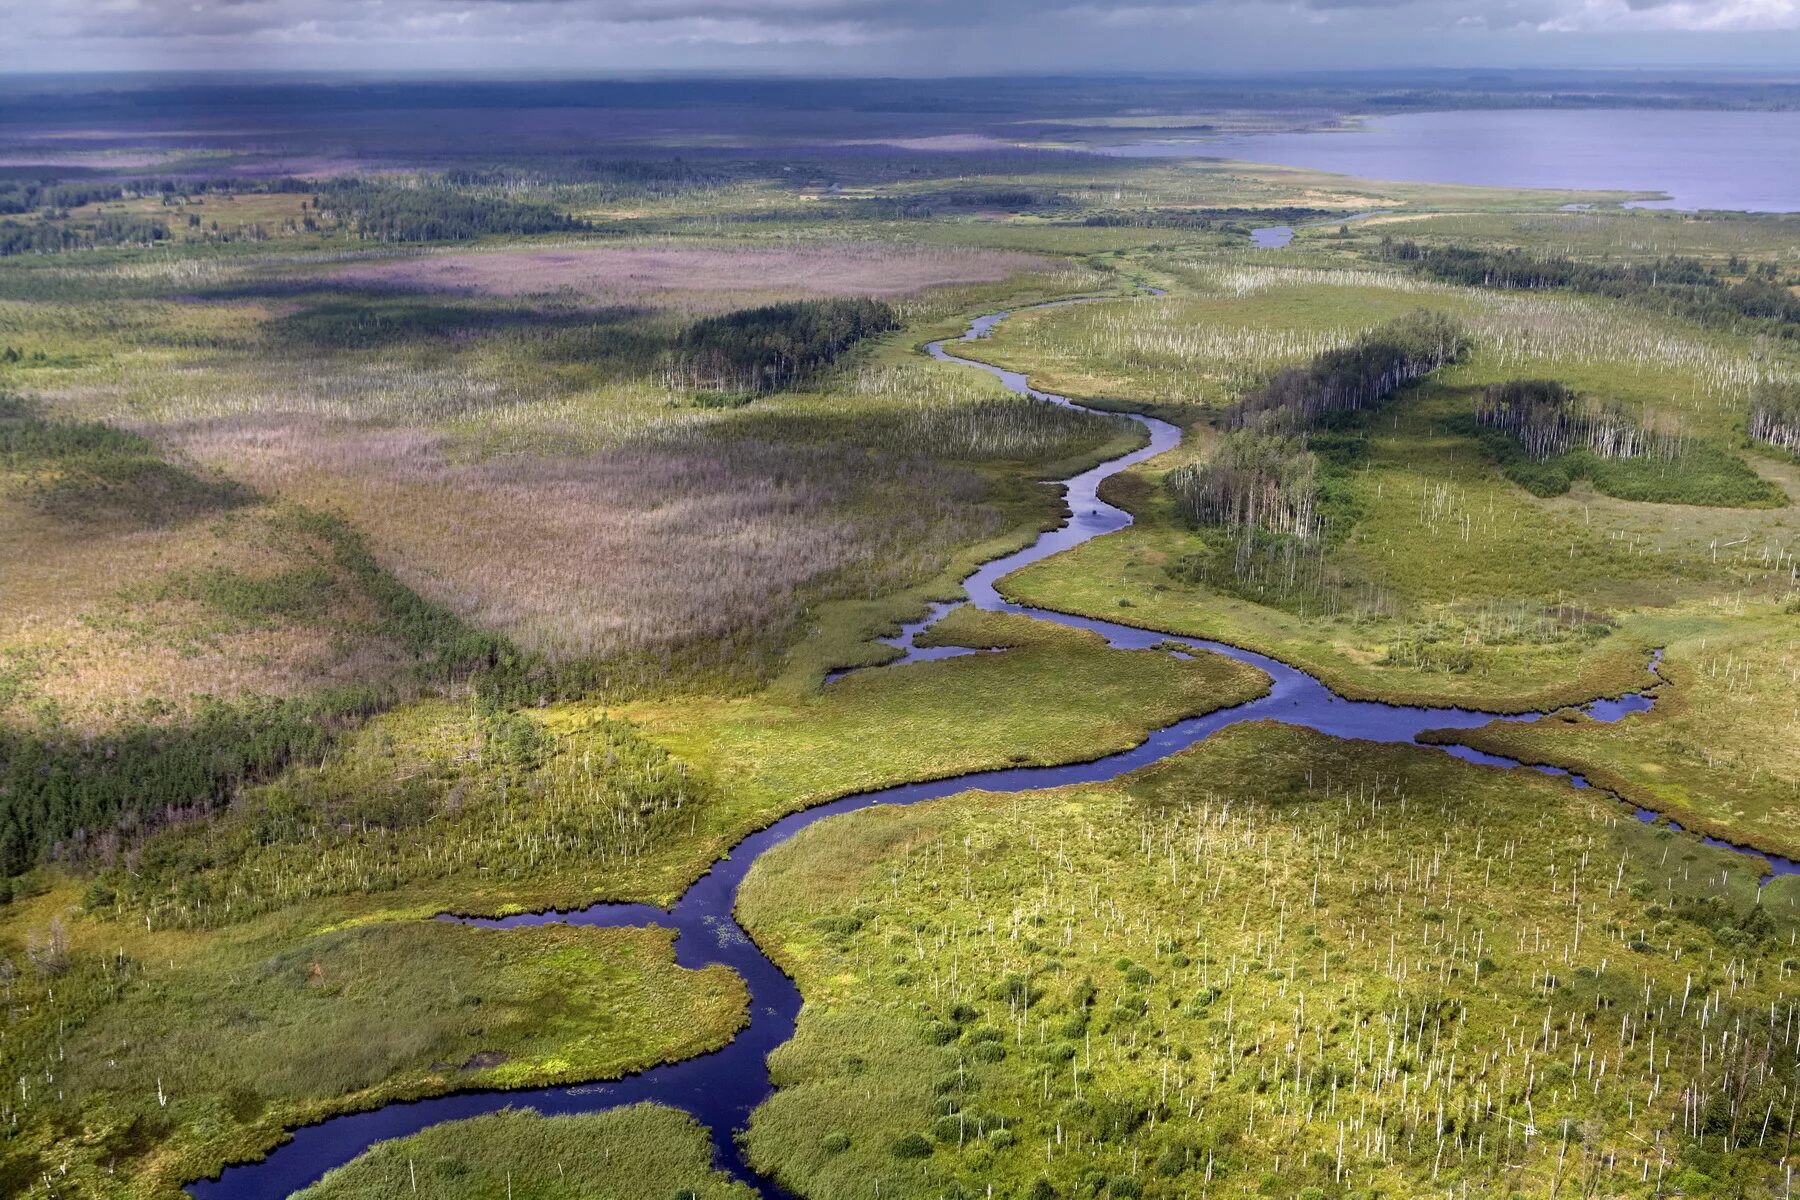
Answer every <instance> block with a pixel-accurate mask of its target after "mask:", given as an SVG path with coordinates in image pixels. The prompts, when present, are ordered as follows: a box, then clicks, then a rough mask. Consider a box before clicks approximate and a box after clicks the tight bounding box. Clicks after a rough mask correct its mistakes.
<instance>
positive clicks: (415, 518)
mask: <svg viewBox="0 0 1800 1200" xmlns="http://www.w3.org/2000/svg"><path fill="white" fill-rule="evenodd" d="M186 446H187V449H188V450H189V451H191V452H193V453H195V454H196V455H198V456H200V457H202V458H205V459H208V460H210V461H215V462H229V463H231V464H232V465H233V470H234V471H236V472H237V473H238V474H240V476H242V477H243V478H246V479H249V480H252V481H254V483H255V484H256V486H258V487H262V488H267V489H269V490H270V491H273V492H279V493H281V494H284V495H287V496H290V497H292V498H294V499H297V500H300V501H302V502H304V503H308V504H312V505H315V506H318V507H325V508H335V509H341V510H343V511H345V512H347V513H348V515H349V516H350V518H351V520H352V521H353V522H355V523H356V524H357V525H358V526H359V527H360V528H362V529H363V530H365V531H366V532H367V533H368V535H369V537H370V539H371V542H372V544H373V545H374V547H375V548H376V550H377V553H378V554H379V556H380V557H381V559H382V561H383V563H384V565H385V566H387V567H388V568H389V569H391V570H392V571H393V572H394V573H395V575H396V576H398V577H399V578H400V579H401V580H402V581H404V582H405V583H407V584H408V585H409V586H411V587H413V588H414V589H415V590H417V591H418V592H419V593H421V594H422V595H424V596H426V597H427V598H429V599H432V600H435V601H437V602H439V603H441V604H444V605H446V606H447V607H449V608H451V609H452V610H453V611H455V612H456V613H458V614H459V615H461V616H463V617H464V618H465V619H468V620H470V621H473V622H474V623H477V624H479V625H482V626H485V627H488V628H492V629H498V630H501V631H504V632H505V633H507V634H508V635H510V636H511V637H513V638H514V639H515V640H517V641H518V642H519V643H521V644H522V645H524V646H526V647H527V648H529V649H533V650H539V651H543V652H545V653H548V654H551V655H553V656H556V657H563V658H567V657H589V656H592V657H602V658H611V657H618V656H631V655H635V656H639V657H645V656H648V657H650V658H658V657H660V658H661V660H662V665H661V667H660V668H659V669H660V670H664V671H672V672H679V671H682V670H684V669H685V670H698V671H705V670H708V669H710V670H713V671H732V670H739V669H742V668H743V667H744V665H745V664H746V663H750V664H752V665H751V669H752V670H755V669H756V664H757V663H759V662H761V661H762V660H761V659H760V658H759V656H760V655H761V654H763V652H765V651H767V650H771V649H773V648H775V647H776V646H777V645H778V644H779V643H781V642H782V641H783V640H784V639H785V638H786V637H787V636H788V633H789V631H790V630H791V629H792V628H793V627H794V625H795V622H797V621H798V620H800V619H801V617H802V616H803V614H804V612H805V610H806V607H807V605H808V603H809V602H810V601H811V600H813V599H816V598H817V597H818V595H819V590H820V587H821V586H822V585H824V584H826V583H827V581H829V584H830V587H831V590H832V591H833V592H834V594H843V593H846V592H852V593H854V594H859V595H861V594H869V595H873V594H878V593H879V592H881V591H883V590H888V589H891V588H892V587H893V586H895V585H896V582H897V581H902V580H903V581H910V580H911V579H912V578H913V577H914V575H915V573H917V572H918V571H920V570H921V569H922V567H923V568H930V567H931V566H932V565H933V564H934V563H935V557H934V556H937V555H942V554H946V553H947V552H948V551H947V550H946V549H945V548H946V547H949V546H953V545H957V544H966V543H967V542H969V541H975V540H979V539H980V538H983V537H988V536H992V535H993V534H994V533H995V532H997V529H998V525H999V521H1000V518H999V517H998V515H997V514H995V513H994V512H993V511H992V510H991V509H989V508H987V507H985V506H983V505H981V504H980V503H979V500H980V497H981V495H982V489H981V485H980V484H979V483H978V482H977V481H976V480H975V479H974V478H973V477H972V476H970V475H968V474H966V473H962V472H957V471H952V470H947V469H943V468H939V467H934V466H929V465H926V464H878V463H874V462H872V461H871V460H870V459H868V458H867V456H866V455H865V453H864V452H863V451H862V450H861V449H860V448H856V447H830V448H827V447H812V446H804V445H801V446H796V445H787V444H776V443H773V442H768V441H761V440H752V439H748V438H731V437H725V436H701V435H694V434H688V435H681V436H678V437H676V438H671V439H667V440H663V441H656V440H644V441H636V442H628V443H627V444H625V445H622V446H618V447H613V448H608V449H602V450H599V451H596V452H593V453H589V454H584V455H571V456H562V457H551V456H542V455H533V454H517V455H508V456H505V457H500V458H493V459H485V460H480V461H474V462H465V461H455V460H453V458H452V457H451V456H450V449H451V447H450V443H449V442H448V441H447V439H445V438H444V437H442V436H441V435H437V434H432V433H425V432H417V431H372V430H367V429H356V428H352V427H349V426H343V425H332V424H328V423H326V422H311V421H290V420H281V419H271V420H268V421H256V422H239V423H235V424H230V425H211V426H207V427H204V428H198V429H196V430H194V431H192V432H191V433H190V434H188V435H187V438H186ZM671 655H679V656H681V664H679V665H676V664H672V663H671V662H670V661H669V656H671ZM702 660H703V661H702ZM762 665H764V666H767V665H768V664H767V663H763V664H762Z"/></svg>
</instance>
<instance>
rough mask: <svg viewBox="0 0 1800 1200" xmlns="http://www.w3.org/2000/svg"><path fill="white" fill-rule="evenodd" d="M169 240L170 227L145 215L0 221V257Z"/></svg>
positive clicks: (143, 244)
mask: <svg viewBox="0 0 1800 1200" xmlns="http://www.w3.org/2000/svg"><path fill="white" fill-rule="evenodd" d="M168 240H169V227H168V226H167V225H165V224H164V223H163V222H161V221H159V220H155V219H152V218H148V217H128V216H122V215H119V214H114V213H109V214H107V215H106V216H103V217H101V218H100V219H98V220H96V221H79V222H75V221H48V220H46V221H32V222H29V223H27V222H22V221H0V257H9V256H11V255H16V254H63V253H66V252H68V251H71V250H93V249H97V248H98V247H101V246H153V245H155V244H156V243H158V242H166V241H168Z"/></svg>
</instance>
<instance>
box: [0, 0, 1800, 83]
mask: <svg viewBox="0 0 1800 1200" xmlns="http://www.w3.org/2000/svg"><path fill="white" fill-rule="evenodd" d="M0 17H3V18H4V22H5V23H4V26H0V27H3V28H4V29H5V36H4V40H3V41H0V70H13V71H20V70H24V71H43V70H69V69H161V68H215V69H230V68H249V67H293V68H320V67H358V68H379V69H393V68H466V67H493V68H500V69H517V68H529V67H542V68H553V69H564V70H584V71H594V72H617V71H640V70H653V69H699V68H705V69H712V68H724V69H734V70H742V71H795V72H804V73H808V74H811V73H835V72H854V73H879V74H925V75H930V74H944V73H955V74H968V73H1007V72H1019V71H1033V72H1035V71H1042V70H1111V69H1121V68H1123V69H1131V68H1137V69H1146V70H1183V71H1240V70H1251V69H1256V70H1260V69H1266V68H1280V67H1296V68H1316V67H1330V66H1346V67H1380V66H1393V65H1415V66H1673V65H1695V66H1725V65H1740V66H1751V67H1786V68H1789V69H1792V68H1793V67H1795V66H1796V65H1800V0H1213V2H1211V3H1202V4H1196V3H1190V2H1186V0H1139V2H1137V3H1127V4H1106V3H1091V2H1090V3H1075V2H1072V0H0Z"/></svg>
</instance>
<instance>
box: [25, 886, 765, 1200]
mask: <svg viewBox="0 0 1800 1200" xmlns="http://www.w3.org/2000/svg"><path fill="white" fill-rule="evenodd" d="M57 899H58V896H57V894H56V893H52V894H50V895H48V896H46V897H43V898H41V899H39V900H37V901H35V902H31V903H30V907H31V908H33V909H34V910H36V912H35V914H13V920H14V922H15V923H14V924H13V925H12V929H13V930H15V931H17V932H19V933H21V934H25V935H26V939H24V940H29V941H30V942H31V943H32V946H33V947H34V948H33V949H32V951H31V954H30V957H31V959H32V960H33V962H32V964H30V965H26V964H25V958H26V956H25V955H20V956H19V957H18V959H16V960H15V961H16V962H18V963H19V964H21V965H22V966H25V968H26V969H25V971H24V972H23V973H22V974H21V975H20V977H19V978H18V980H17V982H16V983H13V984H9V987H10V988H11V989H12V990H13V992H14V1003H13V1005H12V1006H11V1008H10V1010H9V1018H8V1026H9V1028H8V1030H7V1037H6V1041H5V1043H4V1051H3V1053H4V1055H5V1058H6V1060H7V1068H8V1073H9V1075H10V1076H12V1077H15V1078H16V1077H21V1076H23V1077H25V1078H26V1079H27V1080H28V1081H29V1080H31V1079H36V1078H42V1079H45V1081H46V1082H45V1085H44V1086H43V1087H37V1086H34V1085H33V1084H31V1083H30V1082H28V1083H27V1085H26V1086H25V1087H24V1088H23V1089H22V1091H21V1093H20V1094H19V1095H18V1096H17V1097H15V1101H14V1103H13V1105H12V1109H11V1111H12V1112H13V1114H14V1115H15V1117H16V1123H15V1124H14V1125H13V1126H12V1129H11V1130H10V1131H9V1137H8V1138H7V1140H6V1142H5V1144H4V1146H3V1148H0V1170H3V1171H4V1172H5V1175H4V1177H5V1178H6V1179H7V1180H8V1182H9V1189H10V1187H25V1186H27V1185H28V1184H30V1183H32V1182H34V1181H36V1180H37V1178H38V1175H39V1173H40V1172H42V1171H46V1170H52V1169H54V1170H56V1171H58V1172H59V1173H61V1172H62V1171H63V1170H64V1169H65V1168H66V1170H67V1172H68V1174H67V1176H66V1178H67V1179H68V1181H69V1182H68V1184H67V1185H66V1186H71V1187H78V1188H80V1189H82V1190H84V1191H88V1190H90V1189H91V1190H92V1192H93V1194H104V1195H114V1196H146V1197H148V1196H173V1195H177V1194H179V1193H178V1192H177V1191H176V1189H177V1188H178V1187H179V1185H181V1184H182V1183H185V1182H187V1181H188V1180H190V1179H192V1178H194V1177H196V1176H198V1175H203V1174H208V1173H212V1172H216V1171H217V1170H218V1169H219V1168H220V1167H221V1166H223V1165H224V1164H226V1163H229V1162H235V1161H243V1160H245V1159H250V1158H255V1157H258V1156H260V1155H261V1154H262V1153H264V1152H265V1151H267V1150H268V1149H269V1148H271V1147H273V1146H274V1145H275V1144H276V1143H277V1142H279V1141H280V1140H281V1137H282V1130H283V1128H284V1127H288V1126H293V1125H296V1124H304V1123H307V1122H311V1121H317V1120H320V1119H322V1118H324V1117H326V1116H329V1115H331V1114H333V1113H339V1112H346V1111H351V1110H355V1109H362V1108H371V1107H377V1106H379V1105H381V1104H384V1103H388V1102H391V1101H393V1100H397V1099H403V1098H407V1097H416V1096H425V1095H431V1094H435V1093H439V1092H445V1091H450V1090H454V1089H457V1088H467V1087H499V1088H514V1087H528V1086H540V1085H545V1084H554V1083H578V1082H583V1081H587V1080H592V1079H604V1078H613V1077H617V1076H619V1075H621V1074H623V1073H625V1072H628V1071H633V1070H639V1069H642V1068H644V1067H648V1066H652V1065H655V1064H656V1063H659V1062H666V1061H673V1060H675V1059H679V1058H685V1057H688V1056H690V1055H693V1054H696V1053H700V1052H702V1051H705V1050H708V1049H712V1048H715V1047H717V1046H719V1045H722V1044H723V1043H724V1042H725V1041H726V1040H727V1039H728V1038H729V1037H730V1036H731V1035H732V1033H733V1032H735V1031H736V1029H737V1028H738V1027H739V1026H741V1025H742V1024H743V1023H744V1020H745V1017H746V1013H745V1005H746V997H745V992H744V988H743V984H742V982H741V981H740V980H738V979H737V978H736V977H735V976H734V975H733V974H732V973H731V972H730V971H728V970H726V969H724V968H717V967H715V968H708V969H705V970H703V971H699V972H691V971H687V970H684V969H682V968H679V967H677V966H676V965H675V963H674V958H673V952H672V948H671V941H672V936H673V935H672V934H670V933H669V932H667V931H664V930H654V929H650V930H599V929H579V928H572V927H558V926H551V927H542V928H534V929H523V930H504V931H496V930H482V929H475V928H470V927H465V926H458V925H450V924H444V923H438V922H430V921H421V922H414V923H408V924H401V925H392V924H365V925H352V926H347V927H342V928H338V929H331V930H326V931H323V932H309V931H304V930H302V929H297V928H295V927H294V925H293V924H291V923H288V922H263V923H261V924H259V925H256V926H252V927H247V928H244V929H242V930H240V931H238V932H236V933H233V934H231V935H229V936H222V935H207V936H194V935H179V934H163V935H158V934H154V933H147V932H145V930H144V927H143V926H139V927H138V928H137V929H136V931H135V932H134V931H133V929H132V927H131V926H130V925H124V924H122V925H119V926H113V927H107V926H102V925H97V924H94V923H90V922H86V921H77V922H75V923H73V924H64V921H65V918H63V917H60V916H56V915H54V914H55V913H56V901H57ZM65 899H66V897H65ZM15 907H18V904H17V903H15ZM45 914H49V916H48V922H51V923H46V924H45V925H42V926H37V925H33V924H28V922H30V921H32V920H34V919H44V917H45ZM59 928H61V929H65V930H66V931H67V932H66V933H63V934H59V933H58V932H57V930H58V929H59ZM62 939H66V946H67V948H66V950H59V949H57V947H58V946H59V945H60V944H63V943H62ZM11 940H12V935H11V934H10V933H9V936H8V941H9V942H11ZM8 949H9V951H11V952H13V953H15V954H16V953H18V947H17V946H16V945H9V947H8Z"/></svg>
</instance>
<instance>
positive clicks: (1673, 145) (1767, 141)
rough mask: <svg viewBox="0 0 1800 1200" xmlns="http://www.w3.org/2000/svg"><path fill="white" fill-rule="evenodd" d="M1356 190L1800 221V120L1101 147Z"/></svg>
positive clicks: (1602, 114) (1417, 126)
mask: <svg viewBox="0 0 1800 1200" xmlns="http://www.w3.org/2000/svg"><path fill="white" fill-rule="evenodd" d="M1102 152H1103V153H1106V154H1114V155H1121V156H1125V157H1153V158H1196V157H1201V156H1210V157H1221V158H1233V159H1239V160H1242V161H1244V162H1262V163H1279V164H1282V165H1284V166H1294V167H1310V168H1313V169H1316V170H1321V171H1333V172H1337V173H1339V174H1343V175H1354V176H1358V177H1360V178H1363V179H1395V180H1411V181H1417V182H1422V183H1467V184H1481V185H1486V186H1490V187H1533V188H1571V189H1589V190H1602V191H1651V192H1662V193H1665V194H1666V195H1667V196H1668V199H1667V200H1663V201H1656V202H1653V206H1654V207H1659V208H1681V209H1705V208H1716V209H1738V210H1744V211H1750V212H1800V112H1687V111H1663V110H1638V109H1604V110H1569V109H1520V110H1500V111H1459V112H1435V113H1414V114H1410V115H1407V116H1399V117H1384V118H1382V119H1380V120H1377V121H1371V122H1369V123H1368V124H1367V125H1366V126H1365V127H1363V128H1361V129H1358V130H1354V131H1349V132H1339V133H1279V134H1259V135H1252V136H1247V137H1235V138H1222V139H1219V140H1216V141H1195V140H1182V141H1141V142H1131V143H1126V144H1124V145H1117V146H1109V147H1106V148H1105V149H1104V150H1103V151H1102Z"/></svg>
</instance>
